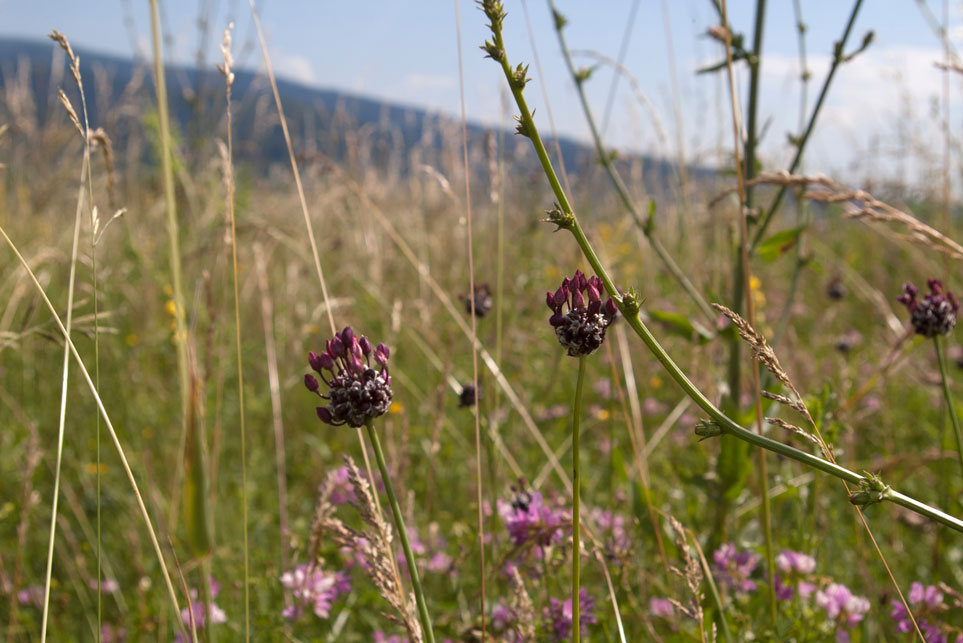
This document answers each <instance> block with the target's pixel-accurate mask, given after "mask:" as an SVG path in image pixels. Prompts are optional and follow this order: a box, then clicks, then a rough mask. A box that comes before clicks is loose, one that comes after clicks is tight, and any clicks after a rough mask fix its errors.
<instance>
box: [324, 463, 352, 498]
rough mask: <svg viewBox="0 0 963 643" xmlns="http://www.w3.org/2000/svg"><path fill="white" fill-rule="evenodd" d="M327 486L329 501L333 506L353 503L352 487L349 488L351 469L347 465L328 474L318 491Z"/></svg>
mask: <svg viewBox="0 0 963 643" xmlns="http://www.w3.org/2000/svg"><path fill="white" fill-rule="evenodd" d="M324 485H327V486H328V488H329V489H330V490H331V491H330V496H329V498H330V500H331V504H333V505H343V504H347V503H349V502H354V500H355V495H354V487H352V486H351V469H349V468H348V465H342V466H340V467H338V468H337V469H334V470H332V471H329V472H328V475H327V480H326V481H325V483H324V484H323V485H321V486H320V487H319V488H318V489H319V491H320V489H321V488H322V487H323V486H324Z"/></svg>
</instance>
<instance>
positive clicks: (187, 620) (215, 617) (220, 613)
mask: <svg viewBox="0 0 963 643" xmlns="http://www.w3.org/2000/svg"><path fill="white" fill-rule="evenodd" d="M220 593H221V585H220V584H219V583H218V582H217V581H216V580H214V579H213V578H212V579H211V604H210V609H209V610H208V612H207V613H206V614H205V613H204V601H203V600H202V599H201V598H200V596H198V593H197V590H196V589H193V588H192V589H191V591H190V596H191V604H190V606H189V607H185V608H183V609H181V621H182V622H183V623H184V625H185V627H188V628H190V626H191V616H193V617H194V626H195V627H196V628H197V629H202V628H203V627H205V626H206V625H207V624H208V622H210V624H211V625H218V624H220V623H227V614H225V613H224V610H222V609H221V608H220V607H218V606H217V604H216V603H215V602H214V599H215V598H217V595H218V594H220ZM208 617H209V618H208ZM174 641H175V643H183V641H184V639H183V637H182V636H181V634H180V633H179V632H178V633H177V635H176V636H175V637H174Z"/></svg>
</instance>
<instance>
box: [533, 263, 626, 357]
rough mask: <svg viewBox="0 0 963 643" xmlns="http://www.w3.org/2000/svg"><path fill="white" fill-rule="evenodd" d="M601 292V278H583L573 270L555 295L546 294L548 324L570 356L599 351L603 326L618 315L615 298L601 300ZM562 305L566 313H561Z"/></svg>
mask: <svg viewBox="0 0 963 643" xmlns="http://www.w3.org/2000/svg"><path fill="white" fill-rule="evenodd" d="M603 292H605V289H604V286H603V284H602V280H601V279H599V278H598V277H586V276H585V275H584V274H582V272H581V271H580V270H576V271H575V276H574V277H572V278H571V279H569V278H568V277H566V278H565V279H563V280H562V285H561V286H560V287H559V289H558V290H556V291H555V293H554V294H553V293H550V292H548V293H545V303H546V304H547V305H548V307H549V308H550V309H551V310H552V316H551V318H549V320H548V323H550V324H551V325H552V327H553V328H554V329H555V336H556V337H558V342H559V343H560V344H561V345H562V347H563V348H565V349H567V350H568V354H569V355H571V356H572V357H581V356H584V355H591V354H592V353H594V352H595V351H596V350H598V348H599V347H600V346H601V345H602V342H603V341H605V329H606V328H608V327H609V325H610V324H611V323H612V322H613V321H614V320H615V316H616V315H617V314H618V307H617V306H616V305H615V300H614V299H612V298H611V297H609V298H608V299H607V300H606V301H605V302H604V303H603V302H602V293H603ZM586 300H588V303H587V304H586ZM565 306H567V307H568V312H564V307H565Z"/></svg>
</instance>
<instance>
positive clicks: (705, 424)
mask: <svg viewBox="0 0 963 643" xmlns="http://www.w3.org/2000/svg"><path fill="white" fill-rule="evenodd" d="M695 434H696V435H698V436H699V438H700V439H699V441H700V442H701V441H702V440H708V439H709V438H714V437H716V436H720V435H722V427H721V426H719V424H717V423H716V422H715V421H713V420H699V421H698V422H696V425H695Z"/></svg>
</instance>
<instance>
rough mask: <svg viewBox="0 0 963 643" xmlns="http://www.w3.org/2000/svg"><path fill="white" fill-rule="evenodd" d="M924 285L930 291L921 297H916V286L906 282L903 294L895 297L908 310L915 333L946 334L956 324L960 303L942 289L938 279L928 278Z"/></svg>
mask: <svg viewBox="0 0 963 643" xmlns="http://www.w3.org/2000/svg"><path fill="white" fill-rule="evenodd" d="M926 285H927V286H929V288H930V292H929V293H928V294H926V295H925V296H924V297H923V298H922V299H917V298H916V296H917V294H919V291H918V290H917V289H916V286H914V285H913V284H911V283H909V282H907V283H906V284H905V285H904V286H903V294H902V295H900V296H899V297H897V298H896V301H898V302H899V303H901V304H903V305H905V306H906V308H907V309H908V310H909V311H910V321H911V322H912V324H913V329H914V330H915V331H916V334H917V335H922V336H924V337H936V336H937V335H947V334H949V332H950V331H951V330H953V327H954V326H956V313H957V311H958V310H959V309H960V305H959V304H958V303H957V302H956V298H955V297H954V296H953V293H951V292H950V291H949V290H946V291H944V290H943V282H941V281H940V280H939V279H930V280H929V281H927V282H926Z"/></svg>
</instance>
